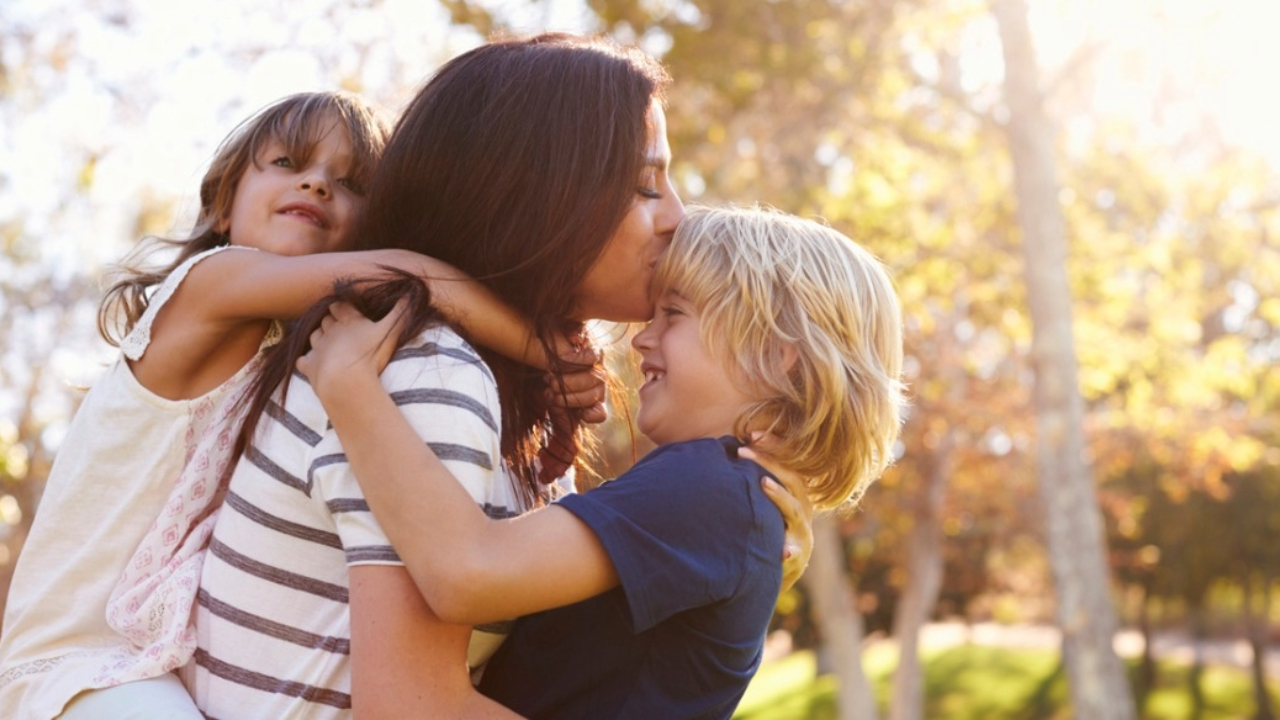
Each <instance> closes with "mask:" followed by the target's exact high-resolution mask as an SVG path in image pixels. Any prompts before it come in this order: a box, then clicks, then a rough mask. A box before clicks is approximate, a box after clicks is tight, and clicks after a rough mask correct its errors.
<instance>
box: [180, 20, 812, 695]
mask: <svg viewBox="0 0 1280 720" xmlns="http://www.w3.org/2000/svg"><path fill="white" fill-rule="evenodd" d="M667 82H668V78H667V76H666V74H665V72H664V71H663V69H662V68H661V66H659V65H658V64H657V63H656V62H654V61H653V60H652V59H650V58H648V57H646V56H644V55H643V54H641V53H640V52H639V51H636V50H632V49H624V48H619V47H616V46H613V45H611V44H608V43H605V42H602V41H596V40H587V39H582V38H575V37H571V36H566V35H543V36H538V37H535V38H531V39H526V40H505V41H500V42H494V43H490V44H487V45H485V46H482V47H480V48H477V49H475V50H473V51H471V52H468V53H466V54H464V55H462V56H459V57H458V58H455V59H454V60H452V61H451V62H449V63H448V64H447V65H445V66H444V67H443V68H442V69H441V70H440V71H439V72H438V73H437V75H436V76H435V77H434V78H433V79H432V80H431V81H430V82H429V83H428V84H427V85H426V86H425V87H424V88H423V89H422V91H421V92H420V93H419V94H418V96H417V97H416V98H415V99H414V101H413V103H412V104H411V105H410V106H409V108H408V109H407V110H406V112H405V114H404V116H403V117H402V118H401V119H400V122H399V123H398V125H397V127H396V130H395V132H394V134H393V137H392V139H391V141H390V143H389V145H388V147H387V150H386V153H385V155H384V159H383V161H382V163H381V164H380V166H379V169H378V171H377V173H376V176H375V178H374V180H373V182H372V184H371V187H370V193H369V194H370V198H371V199H370V202H369V206H368V209H367V211H366V214H365V216H364V218H363V219H362V224H361V228H360V231H359V232H358V233H357V235H358V237H360V238H361V240H362V242H363V243H364V244H365V245H366V246H368V247H402V248H409V249H413V250H417V251H419V252H422V253H425V254H428V255H431V256H433V257H436V258H439V259H441V260H443V261H445V262H447V263H449V264H451V265H454V266H456V267H458V268H459V269H461V270H463V271H465V272H467V273H469V274H470V275H472V276H473V277H475V278H477V279H478V280H480V281H482V282H484V283H485V284H486V285H487V286H488V287H489V288H490V289H492V290H493V291H494V292H495V293H496V294H497V295H498V296H499V297H500V298H501V299H503V300H505V301H506V302H507V303H508V304H510V305H511V306H513V307H516V308H519V309H521V310H523V311H524V312H525V314H526V315H527V316H528V317H529V320H530V322H531V324H532V327H533V330H534V333H535V334H536V336H537V337H538V338H539V340H540V341H541V342H542V343H543V345H544V346H545V347H547V348H551V347H552V346H553V340H554V338H555V337H556V336H557V335H558V334H561V333H568V334H573V333H574V332H575V331H576V330H577V329H579V328H581V326H582V323H583V322H584V321H585V320H587V319H591V318H598V319H605V320H614V321H637V320H643V319H646V318H648V317H649V315H650V314H651V305H650V301H649V296H648V289H649V284H650V280H651V278H652V274H653V268H654V265H655V264H656V262H657V260H658V257H659V255H660V254H661V252H662V251H663V249H664V248H665V247H666V245H667V244H668V243H669V242H670V238H671V235H672V233H673V232H674V230H675V227H676V224H677V223H678V222H679V221H680V219H681V217H682V216H683V214H684V210H683V206H682V205H681V203H680V200H679V198H678V197H677V195H676V193H675V190H674V188H673V187H672V186H671V184H670V179H669V178H668V175H667V168H668V165H669V163H670V147H669V145H668V143H667V139H666V120H665V116H664V113H663V109H662V97H663V90H664V88H665V86H666V84H667ZM401 286H402V287H405V288H408V287H414V284H413V283H402V284H401ZM387 288H388V286H380V287H379V288H376V289H380V290H383V291H385V290H387ZM391 289H392V292H384V293H383V294H382V295H381V296H373V295H374V294H371V292H370V291H367V290H364V289H361V288H354V290H353V292H352V293H351V294H352V295H353V296H354V297H356V299H357V300H359V301H361V302H363V304H364V305H365V306H366V307H380V308H381V309H382V310H384V311H385V310H386V309H388V308H389V306H390V301H391V299H392V298H393V296H394V290H395V289H396V288H391ZM375 294H376V293H375ZM430 319H431V318H430V317H429V316H428V315H427V314H423V313H419V316H418V318H417V320H418V322H417V323H416V327H413V328H410V329H409V331H408V332H407V333H406V336H405V337H404V338H403V339H404V340H405V341H406V343H407V344H406V345H405V348H404V349H402V350H401V351H400V352H399V353H397V356H396V358H395V359H393V361H392V363H391V365H389V366H388V368H387V371H386V372H385V373H384V375H383V379H384V382H385V384H386V386H387V389H388V390H389V391H390V392H391V393H392V395H393V397H396V399H397V402H398V403H399V404H400V406H401V408H402V410H403V411H404V412H405V415H406V416H407V417H408V418H409V419H410V422H411V423H412V424H413V425H414V427H415V429H416V430H417V431H418V433H419V435H420V436H421V437H422V438H423V440H425V441H426V442H428V443H430V444H431V446H432V448H433V449H434V450H436V453H437V454H438V455H441V457H442V458H443V459H444V460H445V461H446V463H447V464H449V465H450V469H451V470H452V471H453V472H454V474H455V475H457V476H459V478H460V479H461V480H462V482H463V483H464V485H465V486H467V488H468V490H470V491H471V492H472V496H473V498H474V499H475V500H476V501H477V502H478V503H479V504H481V506H482V507H484V508H485V510H486V512H488V513H489V514H490V515H491V516H505V515H510V514H514V513H518V512H520V511H522V510H524V509H527V508H529V507H531V506H532V505H534V504H536V503H539V502H544V501H545V499H546V497H547V495H548V493H547V491H546V488H545V486H543V485H542V484H541V483H540V481H539V480H538V468H539V458H538V455H539V451H540V450H541V449H542V448H543V447H544V446H545V445H547V444H548V442H549V439H548V438H547V437H546V433H545V432H544V429H545V428H546V427H547V426H548V425H549V424H552V423H551V421H550V418H551V415H550V414H549V410H548V398H547V397H546V396H545V395H544V391H543V384H542V381H541V377H540V375H539V374H534V373H530V372H528V371H527V369H526V368H524V367H522V366H519V365H517V364H516V363H513V362H510V361H507V360H505V359H503V358H501V357H497V356H495V355H493V354H491V353H488V352H487V351H484V350H481V351H479V352H478V353H477V352H476V351H475V350H473V349H471V347H470V346H469V345H467V344H466V343H465V342H463V341H462V340H461V339H460V338H458V337H457V336H456V335H454V334H453V333H452V331H449V330H448V329H447V328H445V327H443V326H439V325H431V324H430V323H429V321H430ZM308 333H309V328H308V327H307V326H306V323H305V322H304V323H301V324H300V329H299V330H297V331H295V333H294V335H293V338H292V339H291V340H292V342H290V341H286V343H284V344H283V345H282V347H283V348H284V349H285V350H286V352H281V353H279V354H277V355H276V356H275V357H273V358H272V359H271V360H270V361H269V367H268V369H267V371H266V372H265V373H264V375H263V378H264V382H263V385H262V388H261V390H260V392H259V395H258V398H257V400H258V404H257V407H259V408H263V409H264V412H263V415H262V417H261V421H260V425H261V427H260V429H259V432H258V433H257V434H256V435H254V436H253V442H252V444H251V445H250V447H249V448H248V450H247V451H246V453H245V456H244V459H243V460H242V461H241V462H240V464H239V466H238V467H237V470H236V473H235V475H234V476H233V478H232V480H231V486H230V490H229V493H228V499H227V503H226V508H225V509H224V511H223V513H222V515H221V516H220V517H219V521H218V526H217V528H216V529H215V531H214V535H213V540H212V544H211V557H210V559H209V560H208V562H207V563H206V566H205V571H204V575H203V577H202V580H201V592H200V607H199V609H198V623H197V624H198V628H199V636H200V637H199V646H200V647H199V650H198V652H197V655H196V663H195V668H194V670H193V672H192V673H191V674H190V675H193V676H194V677H189V679H190V682H191V688H192V691H193V695H194V696H195V698H196V701H197V703H198V704H199V705H200V707H201V710H203V711H204V712H205V713H206V715H209V716H214V717H225V716H236V717H244V716H245V712H246V711H247V709H251V711H252V712H253V713H255V714H257V715H259V716H262V717H291V716H305V717H344V716H345V715H346V713H347V710H348V708H351V707H352V703H353V701H354V703H355V707H356V708H358V710H359V711H360V713H361V715H362V717H365V716H382V715H387V716H396V717H404V716H406V715H412V716H421V715H422V714H423V713H424V712H431V713H438V714H439V715H441V716H447V717H485V716H494V717H502V716H506V715H507V711H506V710H505V708H502V707H500V706H498V705H496V704H494V703H492V702H490V701H488V700H486V699H485V698H482V697H480V696H479V695H478V694H477V693H475V691H474V690H473V689H472V686H471V683H470V678H469V677H468V674H467V672H466V667H464V664H463V662H462V658H463V657H464V655H465V653H466V648H467V643H468V640H469V638H470V636H471V633H470V628H467V627H459V626H451V625H448V624H446V623H442V622H440V621H439V620H438V619H437V618H435V616H434V615H433V614H432V613H431V611H430V609H429V608H428V607H427V605H426V604H425V602H424V601H423V600H422V598H421V595H420V594H419V593H418V591H417V589H416V587H415V586H414V584H413V581H412V579H411V578H410V577H409V576H408V574H407V572H406V571H405V570H404V567H403V565H402V564H400V563H399V560H398V558H396V557H395V554H394V551H393V550H392V549H391V547H390V544H389V543H388V542H387V541H386V538H385V536H384V535H382V533H381V529H380V528H379V527H378V526H377V523H376V522H375V521H374V519H373V517H372V516H371V515H370V514H369V512H368V508H367V505H365V504H364V502H363V498H362V496H361V494H360V491H359V488H358V486H357V485H356V483H355V480H354V477H353V476H352V475H351V472H350V468H349V467H348V466H347V464H346V461H345V457H344V456H343V455H342V450H341V445H340V444H339V443H338V440H337V438H336V436H334V435H333V433H332V431H331V430H329V429H328V427H327V425H328V423H327V420H326V418H325V415H324V412H323V409H322V408H321V407H320V405H319V402H318V401H317V400H316V398H315V396H314V394H313V393H312V392H311V391H310V388H309V387H307V386H306V385H305V384H304V383H301V382H296V381H295V382H293V383H292V384H291V386H290V387H289V388H288V393H287V395H286V396H285V398H284V399H283V401H282V402H277V401H275V400H271V399H270V397H271V393H272V392H273V391H274V388H275V385H276V383H275V380H276V379H283V378H287V377H288V376H289V375H288V374H289V372H290V371H291V369H292V362H293V359H294V357H296V355H297V354H298V353H299V352H300V351H301V350H302V349H303V348H304V347H305V338H306V334H308ZM277 400H278V398H277ZM251 417H252V416H251ZM555 426H556V431H557V433H564V432H569V433H572V432H574V428H573V427H572V426H571V425H567V426H566V425H565V424H563V423H560V424H555ZM249 432H251V433H252V432H253V429H249ZM551 442H554V440H551ZM565 446H566V447H569V448H572V447H574V444H573V443H567V444H565ZM568 459H571V458H568ZM499 467H501V468H503V469H504V471H505V474H504V472H499V471H497V468H499ZM771 498H774V499H775V502H777V503H778V504H779V505H780V507H782V508H783V510H784V514H786V515H787V517H788V518H789V519H791V520H793V521H794V520H797V519H800V518H801V516H802V514H803V511H802V510H801V509H800V507H799V503H798V501H796V500H795V499H794V498H789V497H785V494H783V495H781V496H780V495H779V494H777V493H774V494H772V495H771ZM791 524H793V525H796V524H803V523H796V522H792V523H791ZM806 544H807V543H806ZM547 551H548V552H554V551H555V549H554V548H548V549H547ZM801 567H802V563H801ZM482 630H488V631H490V636H497V637H501V635H502V632H503V630H502V628H501V627H497V628H494V627H489V628H483V629H482ZM473 644H474V643H473ZM484 652H485V651H484V650H479V649H477V652H476V653H475V654H473V655H472V657H471V658H470V660H471V661H472V664H473V665H474V664H475V663H476V662H478V661H479V660H482V659H483V655H484Z"/></svg>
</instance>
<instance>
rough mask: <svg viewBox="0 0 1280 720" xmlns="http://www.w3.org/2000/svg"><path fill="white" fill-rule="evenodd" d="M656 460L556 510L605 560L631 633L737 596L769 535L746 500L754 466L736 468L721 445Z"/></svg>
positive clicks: (679, 449) (699, 445) (676, 450)
mask: <svg viewBox="0 0 1280 720" xmlns="http://www.w3.org/2000/svg"><path fill="white" fill-rule="evenodd" d="M657 452H658V453H660V455H652V456H650V457H649V458H646V459H645V460H643V461H642V462H641V463H640V464H637V465H636V466H635V467H633V468H632V469H631V470H630V471H628V472H627V473H625V474H623V475H622V476H620V477H619V478H618V479H616V480H614V481H612V482H608V483H605V484H603V485H601V486H600V487H598V488H596V489H594V490H591V491H589V492H586V493H583V494H580V495H572V496H569V497H565V498H563V499H561V500H560V503H559V504H560V505H561V507H564V508H566V509H567V510H569V511H570V512H572V513H573V514H574V515H576V516H577V517H578V518H579V519H581V520H582V521H583V522H584V523H586V524H587V525H588V527H590V528H591V530H592V532H594V533H595V535H596V537H598V538H599V539H600V542H601V543H602V544H603V545H604V547H605V551H606V552H608V553H609V557H610V559H611V560H612V561H613V564H614V567H615V568H616V570H617V572H618V578H619V581H620V584H621V586H622V589H623V592H624V593H625V594H626V597H627V603H628V605H629V606H630V611H631V622H632V630H633V631H634V632H643V631H645V630H647V629H649V628H651V627H653V626H654V625H656V624H657V623H659V622H661V621H662V620H665V619H666V618H668V617H670V616H672V615H674V614H676V613H679V612H681V611H684V610H688V609H690V608H695V607H701V606H703V605H707V604H710V603H713V602H716V601H717V600H721V599H724V598H727V597H729V596H730V595H731V594H733V592H734V590H735V589H736V588H737V587H738V586H739V584H740V583H741V581H742V574H743V572H744V571H745V568H746V566H747V558H748V556H749V554H750V553H752V552H758V550H759V548H758V544H759V537H760V533H761V532H762V531H763V530H762V527H761V524H760V523H759V522H758V520H757V517H756V514H757V510H758V508H757V507H756V504H757V501H758V498H756V497H754V496H753V493H752V492H751V491H750V486H752V485H754V484H758V475H757V473H756V470H755V468H756V467H757V466H755V464H754V463H749V462H748V461H745V460H735V461H732V462H730V461H729V460H727V458H726V457H725V455H724V450H723V448H722V447H721V446H720V444H719V443H718V442H716V441H696V442H693V443H682V444H678V445H673V446H668V447H665V448H661V449H660V450H658V451H657ZM753 546H754V549H753Z"/></svg>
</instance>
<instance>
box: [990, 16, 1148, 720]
mask: <svg viewBox="0 0 1280 720" xmlns="http://www.w3.org/2000/svg"><path fill="white" fill-rule="evenodd" d="M993 11H994V14H995V17H996V22H997V24H998V25H999V28H1000V38H1001V44H1002V45H1003V50H1004V65H1005V81H1004V93H1005V102H1006V105H1007V106H1008V111H1009V116H1008V122H1007V125H1006V130H1007V133H1008V137H1009V146H1010V153H1011V155H1012V160H1013V170H1014V185H1015V192H1016V197H1017V202H1018V213H1017V215H1018V225H1019V226H1020V228H1021V230H1022V246H1023V253H1024V257H1025V262H1024V264H1025V268H1024V271H1025V274H1026V285H1027V300H1028V303H1029V305H1030V310H1031V321H1032V340H1031V353H1032V358H1033V362H1034V367H1035V408H1036V426H1037V438H1036V445H1037V447H1036V450H1037V468H1036V470H1037V475H1038V479H1039V485H1040V498H1041V504H1042V506H1043V511H1044V516H1045V517H1044V520H1045V527H1046V534H1047V543H1046V544H1047V548H1048V553H1049V562H1050V565H1051V567H1052V569H1053V578H1054V585H1055V588H1056V590H1057V598H1056V599H1057V615H1058V625H1059V627H1060V628H1061V630H1062V636H1063V653H1064V657H1063V660H1064V662H1065V664H1066V667H1067V678H1068V680H1069V686H1070V691H1071V702H1072V705H1073V707H1074V711H1075V717H1078V718H1089V719H1090V720H1130V719H1131V718H1133V716H1134V705H1133V695H1132V692H1131V690H1130V688H1129V684H1128V681H1127V679H1126V677H1125V672H1124V666H1123V664H1122V663H1121V662H1120V658H1119V657H1117V656H1116V653H1115V649H1114V647H1113V645H1112V642H1113V638H1114V635H1115V629H1116V616H1115V608H1114V607H1113V606H1112V602H1111V594H1110V588H1111V583H1110V579H1109V577H1108V572H1107V563H1106V553H1105V546H1104V540H1103V533H1102V523H1101V519H1100V517H1099V511H1098V501H1097V496H1096V492H1095V490H1094V487H1093V478H1092V476H1091V469H1090V467H1089V465H1088V462H1087V461H1086V460H1085V443H1084V401H1083V399H1082V398H1081V396H1080V388H1079V385H1078V378H1077V367H1076V356H1075V343H1074V339H1073V336H1072V327H1071V290H1070V287H1069V286H1068V283H1067V273H1066V260H1067V247H1066V246H1067V238H1066V223H1065V220H1064V218H1063V216H1062V209H1061V207H1060V206H1059V205H1058V191H1059V185H1058V179H1057V168H1056V164H1055V161H1054V157H1053V153H1054V143H1053V135H1052V132H1051V128H1050V125H1049V122H1048V119H1047V118H1046V116H1045V113H1044V108H1043V107H1042V103H1043V98H1042V95H1041V92H1040V89H1039V86H1038V82H1039V77H1038V71H1037V69H1036V64H1035V56H1034V51H1033V49H1032V45H1031V31H1030V27H1029V25H1028V22H1027V12H1026V6H1025V4H1024V3H1023V2H1022V0H994V3H993Z"/></svg>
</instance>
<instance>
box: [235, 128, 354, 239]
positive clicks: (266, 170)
mask: <svg viewBox="0 0 1280 720" xmlns="http://www.w3.org/2000/svg"><path fill="white" fill-rule="evenodd" d="M353 165H354V160H353V158H352V154H351V141H350V140H349V139H348V138H347V133H346V128H345V127H344V126H343V125H341V124H339V123H337V122H334V123H333V124H332V125H331V126H329V127H328V128H327V129H326V131H325V132H324V134H323V136H322V137H320V138H319V139H318V141H317V142H316V144H315V147H314V148H312V150H311V152H310V157H308V158H307V159H306V162H305V164H304V163H303V162H302V159H301V158H296V157H292V156H291V155H290V153H289V151H288V148H286V147H285V145H284V143H282V142H281V141H280V140H278V139H273V140H272V141H271V142H269V143H268V144H267V145H266V146H265V147H263V148H262V149H261V150H260V152H259V153H258V157H257V162H256V163H250V164H249V167H247V168H245V171H244V175H243V176H241V178H240V182H239V183H238V184H237V185H236V193H235V197H234V199H233V200H232V202H231V213H230V217H228V218H227V219H226V221H224V222H225V227H223V228H222V229H223V230H224V231H226V232H228V233H229V234H230V236H231V244H232V245H239V246H242V247H252V248H257V249H259V250H264V251H266V252H270V253H275V254H277V255H309V254H311V253H319V252H333V251H336V250H342V249H344V248H345V247H347V245H348V244H349V240H350V233H351V229H352V228H351V226H352V225H353V224H354V221H355V215H356V211H357V209H359V208H360V207H361V206H362V205H363V203H364V197H363V196H362V195H361V194H360V193H358V192H357V190H358V188H356V187H355V185H354V184H353V182H352V180H351V179H350V178H349V177H348V173H350V172H351V170H352V166H353Z"/></svg>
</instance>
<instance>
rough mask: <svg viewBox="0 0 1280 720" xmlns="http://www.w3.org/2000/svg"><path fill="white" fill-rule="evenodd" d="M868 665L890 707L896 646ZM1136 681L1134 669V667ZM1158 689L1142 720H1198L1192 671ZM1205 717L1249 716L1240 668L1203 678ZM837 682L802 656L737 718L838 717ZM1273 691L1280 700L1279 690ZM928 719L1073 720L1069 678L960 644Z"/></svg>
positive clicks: (1003, 651) (1051, 660)
mask: <svg viewBox="0 0 1280 720" xmlns="http://www.w3.org/2000/svg"><path fill="white" fill-rule="evenodd" d="M865 655H866V658H865V659H864V662H865V663H866V666H867V674H868V675H869V676H870V678H871V680H872V682H873V683H874V684H875V685H876V690H877V694H878V696H879V697H880V699H881V704H882V706H883V704H884V700H885V698H887V695H888V684H889V682H890V678H891V676H892V672H893V668H894V663H895V658H894V653H893V651H892V650H891V649H890V648H886V647H884V646H879V647H873V648H872V649H871V650H869V651H868V652H867V653H865ZM1130 670H1131V676H1133V674H1134V672H1132V671H1134V667H1133V666H1132V665H1131V667H1130ZM1159 671H1160V672H1159V678H1160V682H1159V684H1158V686H1157V687H1156V688H1155V689H1154V690H1153V691H1152V692H1151V693H1150V694H1149V695H1148V697H1147V701H1146V703H1145V704H1144V706H1143V709H1142V713H1141V717H1143V718H1145V719H1146V720H1175V718H1186V717H1191V715H1192V713H1191V698H1190V695H1189V694H1188V692H1187V690H1186V687H1187V680H1186V676H1187V673H1188V668H1187V667H1186V666H1185V665H1181V664H1178V663H1174V662H1161V663H1160V665H1159ZM1201 685H1202V687H1203V688H1204V695H1205V700H1206V704H1205V709H1204V714H1203V715H1202V716H1201V717H1202V718H1203V719H1204V720H1210V719H1220V720H1227V719H1228V718H1242V717H1249V716H1250V715H1251V713H1252V710H1253V702H1254V701H1253V694H1252V690H1251V685H1250V682H1249V678H1248V676H1247V675H1246V673H1245V672H1244V671H1243V670H1241V669H1238V668H1231V667H1217V666H1216V667H1211V668H1209V669H1208V671H1207V672H1206V673H1205V674H1204V676H1203V678H1202V681H1201ZM835 692H836V690H835V684H834V681H833V679H832V678H831V677H830V676H821V677H818V676H816V673H815V663H814V658H813V655H812V653H809V652H799V653H793V654H792V655H789V656H787V657H784V658H781V659H779V660H777V661H775V662H772V663H769V664H768V665H765V666H764V667H762V668H761V669H760V672H759V674H757V675H756V678H755V680H754V681H753V682H752V684H751V687H750V688H749V689H748V690H747V695H746V697H744V698H743V701H742V703H741V705H739V707H738V711H737V712H736V713H735V714H734V718H736V719H737V720H826V719H828V718H835V717H836V712H835ZM1271 693H1272V695H1273V696H1274V697H1277V698H1280V685H1278V684H1276V683H1274V682H1273V683H1272V685H1271ZM925 695H926V704H925V713H924V715H925V717H929V718H946V719H947V720H968V719H972V720H1066V719H1067V718H1070V717H1071V713H1070V711H1069V708H1068V707H1067V705H1066V703H1067V692H1066V678H1065V675H1064V673H1063V670H1062V667H1061V663H1060V662H1059V660H1058V656H1057V654H1056V653H1055V652H1052V651H1048V650H1022V649H1012V648H995V647H983V646H976V645H968V646H960V647H955V648H951V649H948V650H942V651H939V652H934V653H927V654H926V656H925Z"/></svg>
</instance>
